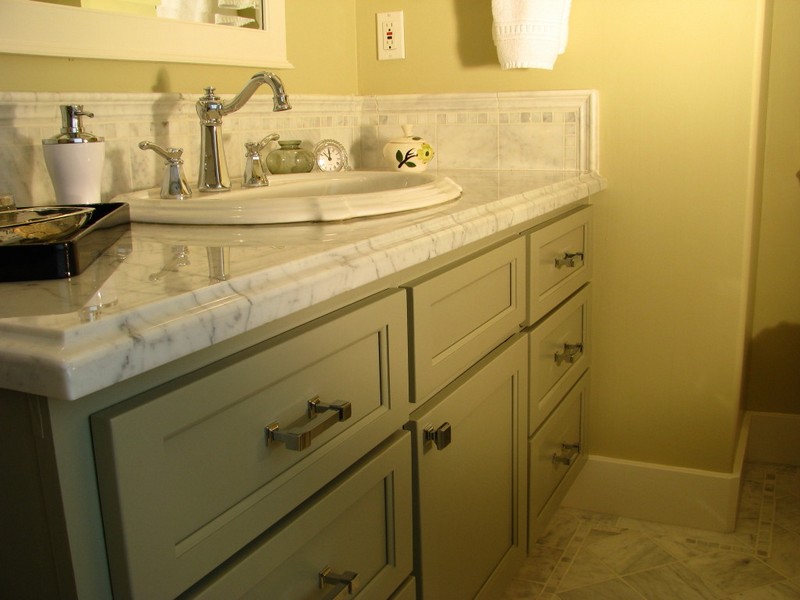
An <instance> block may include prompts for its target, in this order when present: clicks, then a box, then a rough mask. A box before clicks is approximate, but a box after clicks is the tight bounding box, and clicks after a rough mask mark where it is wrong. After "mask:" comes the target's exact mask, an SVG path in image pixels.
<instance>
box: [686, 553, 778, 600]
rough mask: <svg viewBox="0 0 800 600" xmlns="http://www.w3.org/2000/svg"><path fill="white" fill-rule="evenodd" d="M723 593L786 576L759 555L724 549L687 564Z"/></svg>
mask: <svg viewBox="0 0 800 600" xmlns="http://www.w3.org/2000/svg"><path fill="white" fill-rule="evenodd" d="M683 564H684V565H685V566H686V567H688V568H689V569H691V570H692V571H694V572H695V573H696V574H697V575H699V576H700V577H701V578H702V579H703V580H704V581H705V582H706V584H707V585H708V586H709V587H710V588H711V589H713V590H715V591H718V592H719V593H720V594H734V593H737V592H744V591H747V590H751V589H753V588H757V587H762V586H765V585H768V584H771V583H776V582H778V581H780V580H782V579H783V576H782V575H780V574H779V573H778V572H777V571H775V570H774V569H771V568H770V567H768V566H767V565H766V564H764V563H763V562H761V561H760V560H759V559H757V558H756V557H755V556H752V555H748V554H742V553H740V552H729V551H725V550H720V551H718V552H713V553H711V554H706V555H703V556H698V557H696V558H690V559H689V560H687V561H684V563H683Z"/></svg>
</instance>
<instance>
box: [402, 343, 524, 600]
mask: <svg viewBox="0 0 800 600" xmlns="http://www.w3.org/2000/svg"><path fill="white" fill-rule="evenodd" d="M526 359H527V348H526V344H525V340H524V339H522V338H517V339H516V340H515V341H510V342H507V343H506V344H504V345H502V346H501V347H500V348H498V349H497V350H495V351H493V352H492V353H490V354H489V356H487V357H486V359H484V360H482V361H480V362H479V363H478V364H477V365H476V366H475V367H474V368H473V369H470V370H469V371H468V372H467V373H466V374H465V375H464V376H463V377H462V378H460V379H458V380H457V381H456V382H454V383H453V384H452V385H450V386H448V387H447V388H445V390H443V391H442V392H441V393H440V394H438V395H437V396H436V397H434V398H433V399H432V400H431V401H430V402H429V403H427V404H425V405H424V406H423V407H422V408H420V409H418V410H417V411H415V412H414V413H412V415H411V421H410V423H409V427H410V428H411V430H412V432H413V434H414V446H413V447H414V465H415V476H416V477H417V495H418V498H417V502H416V504H417V507H418V508H417V510H418V514H417V527H418V532H417V536H418V538H417V540H418V542H417V550H418V554H417V556H416V561H417V562H416V568H415V573H416V576H417V578H418V585H419V590H418V591H419V592H420V593H419V596H420V598H423V599H433V600H436V599H439V598H442V599H444V598H463V599H468V598H475V597H476V595H477V594H478V593H479V591H480V590H481V588H482V587H483V586H484V585H486V584H487V583H489V582H490V580H491V578H492V575H493V573H495V572H496V571H497V570H498V569H501V568H502V566H503V564H504V563H505V562H506V561H514V560H516V558H517V555H520V556H522V555H524V552H525V543H526V536H527V526H526V521H527V511H526V504H525V489H526V488H525V484H524V481H525V474H526V467H525V458H526V457H525V452H526V443H527V436H526V433H525V430H526V425H525V423H526V419H525V407H526V404H527V403H526V401H525V390H526V387H527V377H526V374H527V368H526V367H527V364H526V363H527V360H526ZM426 429H427V430H429V431H430V432H435V433H436V434H437V435H438V436H439V437H438V438H436V439H435V440H431V439H429V438H430V436H431V434H427V435H426ZM447 432H450V438H449V440H448V439H447V437H446V436H447Z"/></svg>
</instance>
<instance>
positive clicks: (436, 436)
mask: <svg viewBox="0 0 800 600" xmlns="http://www.w3.org/2000/svg"><path fill="white" fill-rule="evenodd" d="M423 439H424V440H425V441H426V442H433V443H434V444H436V449H437V450H444V449H445V448H447V447H448V446H449V445H450V442H451V441H453V432H452V429H451V427H450V423H445V424H444V425H442V426H441V427H439V429H434V428H433V425H428V426H427V427H425V430H424V432H423Z"/></svg>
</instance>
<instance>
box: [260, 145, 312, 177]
mask: <svg viewBox="0 0 800 600" xmlns="http://www.w3.org/2000/svg"><path fill="white" fill-rule="evenodd" d="M278 145H279V146H280V148H278V149H277V150H273V151H272V152H270V153H269V154H267V168H268V169H269V172H270V173H272V174H273V175H283V174H285V173H308V172H309V171H311V169H313V168H314V155H313V154H312V153H311V151H310V150H306V149H305V148H301V147H300V140H279V141H278Z"/></svg>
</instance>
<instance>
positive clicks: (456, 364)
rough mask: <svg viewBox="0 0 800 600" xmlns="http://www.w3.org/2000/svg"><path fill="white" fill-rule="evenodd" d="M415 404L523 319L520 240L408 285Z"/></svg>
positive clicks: (523, 303)
mask: <svg viewBox="0 0 800 600" xmlns="http://www.w3.org/2000/svg"><path fill="white" fill-rule="evenodd" d="M408 287H409V293H410V298H411V310H412V315H413V317H412V330H413V331H412V335H413V368H414V389H413V390H412V393H413V394H414V396H413V400H414V401H415V402H418V403H419V402H424V401H425V400H427V399H428V398H430V397H431V396H432V395H433V394H434V393H436V392H437V391H439V390H440V389H442V388H443V387H444V386H445V385H447V384H448V383H450V382H451V381H453V380H454V379H455V378H456V377H458V376H459V375H460V374H461V373H463V372H464V371H465V370H466V369H467V368H469V367H470V366H471V365H473V364H475V363H476V362H477V361H478V360H480V358H481V357H483V356H485V355H486V353H487V352H489V351H490V350H492V348H495V347H497V345H498V344H500V343H502V342H503V341H504V340H506V339H508V338H509V337H510V336H511V335H513V334H514V333H515V332H516V331H518V329H519V326H520V324H521V323H522V321H523V320H524V319H525V242H524V241H523V240H522V239H516V240H514V241H512V242H509V243H507V244H505V245H503V246H500V247H498V248H495V249H493V250H489V251H487V252H486V253H484V254H481V255H479V256H476V257H472V258H470V259H469V260H468V261H466V262H464V263H462V264H459V265H457V266H454V267H449V268H448V269H447V270H445V271H442V272H437V273H434V274H433V275H430V276H426V277H424V278H422V279H420V280H417V281H414V282H412V283H410V284H408Z"/></svg>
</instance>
